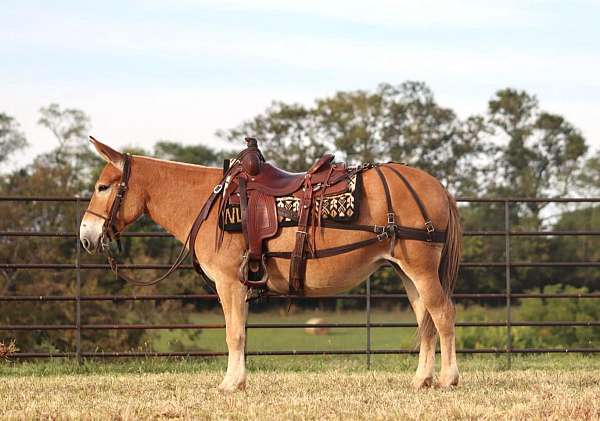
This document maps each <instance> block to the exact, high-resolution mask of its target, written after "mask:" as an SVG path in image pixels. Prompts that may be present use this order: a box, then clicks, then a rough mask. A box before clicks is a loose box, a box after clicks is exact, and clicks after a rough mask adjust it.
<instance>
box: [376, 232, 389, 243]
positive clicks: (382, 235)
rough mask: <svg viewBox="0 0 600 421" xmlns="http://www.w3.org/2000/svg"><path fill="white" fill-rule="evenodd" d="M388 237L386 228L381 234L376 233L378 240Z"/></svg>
mask: <svg viewBox="0 0 600 421" xmlns="http://www.w3.org/2000/svg"><path fill="white" fill-rule="evenodd" d="M389 238H390V233H389V232H388V231H387V230H384V231H383V232H382V233H381V234H379V235H377V239H378V240H379V241H384V240H387V239H389Z"/></svg>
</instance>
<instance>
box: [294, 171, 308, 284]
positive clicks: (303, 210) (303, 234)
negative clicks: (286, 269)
mask: <svg viewBox="0 0 600 421" xmlns="http://www.w3.org/2000/svg"><path fill="white" fill-rule="evenodd" d="M310 177H311V176H310V174H307V177H306V179H305V180H304V187H303V190H304V194H303V195H302V200H301V201H300V209H299V211H298V231H296V244H295V245H294V251H293V252H292V254H291V261H290V280H289V282H290V286H289V288H290V293H297V294H300V293H301V292H302V290H303V289H304V276H305V270H306V252H305V248H306V241H307V231H308V220H309V215H310V211H311V206H312V193H313V189H312V184H311V178H310Z"/></svg>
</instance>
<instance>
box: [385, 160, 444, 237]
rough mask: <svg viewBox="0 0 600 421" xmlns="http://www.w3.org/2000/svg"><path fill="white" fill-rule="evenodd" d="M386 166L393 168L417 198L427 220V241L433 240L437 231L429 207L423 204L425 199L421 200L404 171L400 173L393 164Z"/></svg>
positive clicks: (415, 198) (422, 213)
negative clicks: (428, 210)
mask: <svg viewBox="0 0 600 421" xmlns="http://www.w3.org/2000/svg"><path fill="white" fill-rule="evenodd" d="M386 168H388V169H390V170H392V172H393V173H394V174H396V175H397V176H398V177H399V178H400V180H402V181H403V182H404V185H406V188H407V189H408V191H409V192H410V193H411V194H412V197H413V199H414V200H415V202H416V203H417V206H418V207H419V210H420V211H421V215H423V219H424V220H425V230H426V231H427V234H428V237H427V238H428V240H427V241H433V235H432V234H433V233H434V232H435V228H434V227H433V223H432V222H431V218H430V217H429V214H428V213H427V209H425V205H424V204H423V201H422V200H421V198H420V197H419V195H418V194H417V192H416V191H415V189H414V188H413V186H412V184H410V183H409V182H408V180H407V179H406V177H405V176H404V175H403V174H402V173H400V171H398V170H397V169H395V168H394V167H392V166H386Z"/></svg>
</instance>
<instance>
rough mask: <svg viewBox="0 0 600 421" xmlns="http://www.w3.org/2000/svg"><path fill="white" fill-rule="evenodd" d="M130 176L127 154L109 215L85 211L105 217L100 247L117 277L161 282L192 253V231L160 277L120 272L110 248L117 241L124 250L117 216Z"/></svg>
mask: <svg viewBox="0 0 600 421" xmlns="http://www.w3.org/2000/svg"><path fill="white" fill-rule="evenodd" d="M130 176H131V155H130V154H125V155H124V162H123V172H122V174H121V180H120V181H119V184H118V189H117V194H116V196H115V200H114V201H113V203H112V205H111V207H110V211H109V212H108V215H102V214H100V213H97V212H94V211H91V210H89V209H86V210H85V212H86V213H89V214H91V215H94V216H97V217H98V218H102V219H104V225H103V226H102V236H101V237H100V247H101V249H102V252H103V253H104V254H105V255H106V259H107V260H108V264H109V266H110V269H111V270H112V271H113V272H114V274H115V275H116V276H117V278H120V279H122V280H124V281H126V282H129V283H132V284H134V285H137V286H151V285H156V284H157V283H159V282H160V281H162V280H163V279H165V278H167V277H168V276H169V275H171V274H172V273H173V272H175V271H176V270H177V269H178V268H179V266H181V265H182V263H183V262H184V261H185V259H186V258H187V257H188V256H189V255H190V250H189V249H188V248H187V245H188V244H189V242H190V237H191V231H190V233H189V234H188V237H187V238H186V240H185V241H184V242H183V246H182V248H181V251H180V252H179V254H178V255H177V258H176V259H175V262H174V263H173V265H172V266H171V267H170V268H169V270H167V272H165V274H164V275H162V276H160V277H159V278H156V279H154V280H152V281H139V280H137V279H135V278H132V277H130V276H127V275H125V274H123V273H122V272H119V264H120V263H119V261H118V260H117V257H116V256H115V255H114V254H113V252H112V251H111V250H110V243H111V242H112V241H115V242H116V243H117V247H118V249H119V252H121V251H122V250H123V248H122V245H121V233H120V232H119V230H118V229H117V226H116V218H117V215H118V214H119V211H120V210H121V206H122V204H123V199H124V197H125V194H126V193H127V190H128V188H129V177H130Z"/></svg>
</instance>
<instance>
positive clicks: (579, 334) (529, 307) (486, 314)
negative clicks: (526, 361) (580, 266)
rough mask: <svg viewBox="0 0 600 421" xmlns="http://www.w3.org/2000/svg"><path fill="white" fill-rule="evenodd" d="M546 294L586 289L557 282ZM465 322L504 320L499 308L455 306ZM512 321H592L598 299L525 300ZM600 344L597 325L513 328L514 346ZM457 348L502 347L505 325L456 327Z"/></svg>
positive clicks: (599, 316)
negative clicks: (462, 307) (499, 315)
mask: <svg viewBox="0 0 600 421" xmlns="http://www.w3.org/2000/svg"><path fill="white" fill-rule="evenodd" d="M543 292H544V293H546V294H559V293H564V294H585V293H587V292H588V290H587V288H585V287H582V288H575V287H572V286H563V285H560V284H555V285H548V286H546V287H544V289H543ZM457 313H458V315H459V316H458V317H459V318H460V319H461V320H465V321H498V320H506V319H505V317H504V315H503V314H502V317H500V318H499V317H497V316H498V310H497V309H496V310H490V309H486V308H484V307H469V308H467V309H463V310H462V311H461V310H460V308H459V309H458V312H457ZM513 320H519V321H532V322H533V321H536V322H537V321H579V322H581V321H592V320H600V300H595V299H590V298H581V299H580V298H548V299H526V300H523V301H522V303H521V305H520V306H518V307H517V306H515V308H514V310H513ZM599 344H600V327H598V326H590V327H569V326H548V327H546V326H543V327H540V326H532V327H513V328H512V346H513V348H542V347H544V348H563V347H566V348H568V347H581V348H591V347H593V346H598V345H599ZM457 347H458V348H505V347H506V328H504V327H492V328H488V327H466V328H459V329H457Z"/></svg>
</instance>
